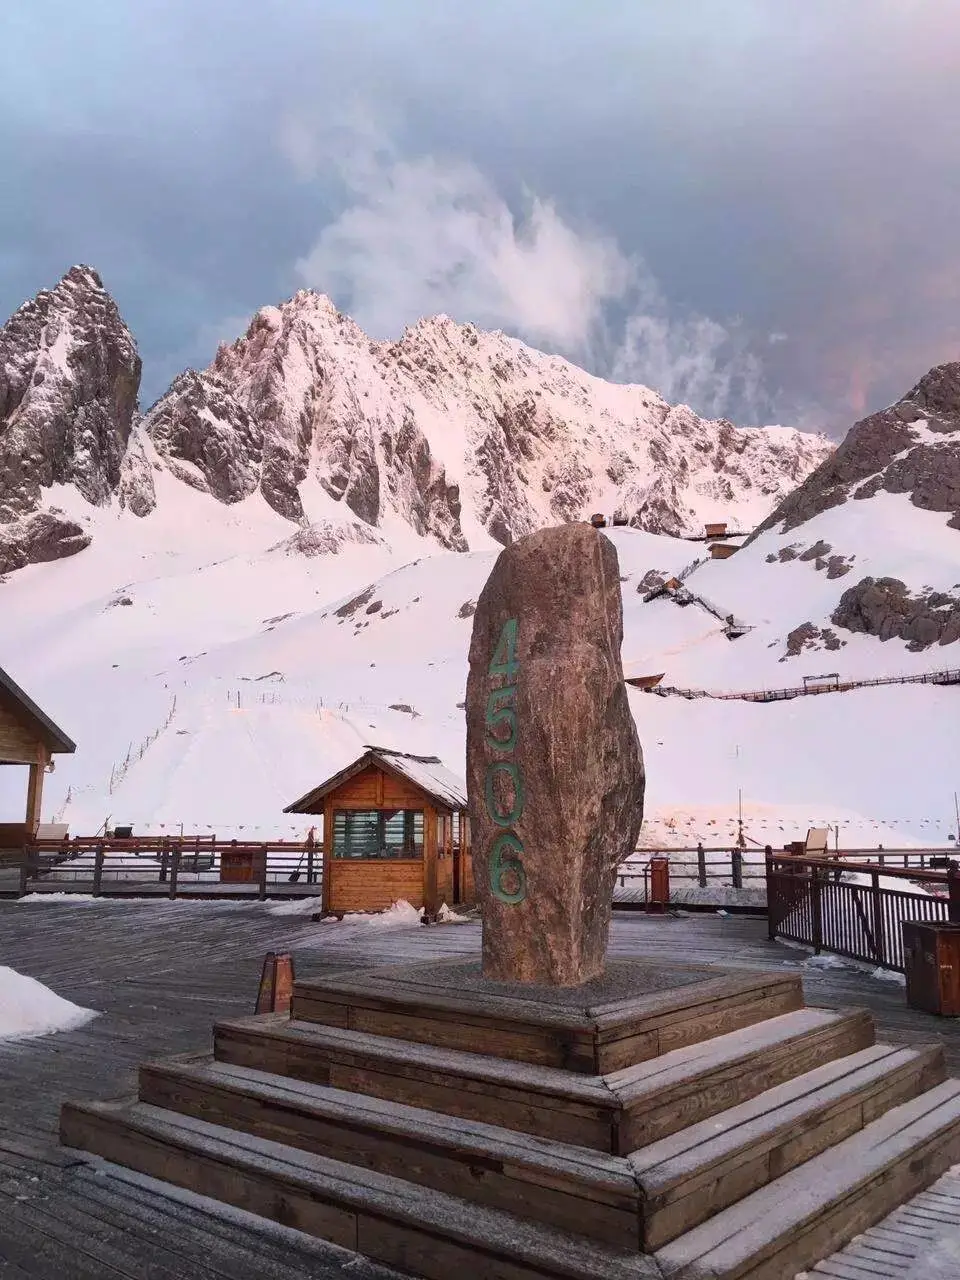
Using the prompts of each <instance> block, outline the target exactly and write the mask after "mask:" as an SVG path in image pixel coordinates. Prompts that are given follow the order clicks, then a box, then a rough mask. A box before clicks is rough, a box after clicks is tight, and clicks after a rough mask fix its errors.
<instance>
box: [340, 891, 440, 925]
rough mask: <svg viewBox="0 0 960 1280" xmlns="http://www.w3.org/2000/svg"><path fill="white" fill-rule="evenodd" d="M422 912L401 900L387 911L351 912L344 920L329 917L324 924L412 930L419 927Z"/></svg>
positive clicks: (403, 899)
mask: <svg viewBox="0 0 960 1280" xmlns="http://www.w3.org/2000/svg"><path fill="white" fill-rule="evenodd" d="M421 914H422V913H421V911H420V909H419V908H418V907H414V906H412V905H411V904H410V903H409V902H407V900H406V899H405V898H400V899H398V901H396V902H395V903H394V904H393V905H392V906H391V907H388V908H387V910H386V911H351V912H350V914H349V915H345V916H344V917H343V919H342V920H338V919H337V917H336V916H327V917H326V919H325V920H324V921H323V923H324V924H340V925H351V926H365V927H366V928H368V929H410V928H413V927H414V926H417V927H419V925H420V923H421V921H420V916H421Z"/></svg>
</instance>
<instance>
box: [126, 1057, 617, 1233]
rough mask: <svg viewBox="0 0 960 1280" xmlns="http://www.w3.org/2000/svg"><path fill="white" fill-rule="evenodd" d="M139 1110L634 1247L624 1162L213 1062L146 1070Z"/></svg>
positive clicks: (142, 1075) (152, 1066)
mask: <svg viewBox="0 0 960 1280" xmlns="http://www.w3.org/2000/svg"><path fill="white" fill-rule="evenodd" d="M140 1100H141V1101H142V1102H147V1103H150V1104H151V1105H153V1106H157V1107H163V1108H165V1109H167V1110H171V1111H175V1112H177V1113H178V1114H180V1115H189V1116H193V1117H195V1118H196V1119H201V1120H207V1121H209V1122H211V1123H213V1124H218V1125H222V1126H224V1127H226V1128H232V1129H239V1130H241V1131H243V1132H245V1133H251V1134H254V1135H256V1136H258V1137H263V1138H269V1139H271V1140H273V1141H277V1142H283V1143H287V1144H289V1145H291V1146H294V1147H297V1148H299V1149H301V1150H304V1151H312V1152H314V1153H316V1154H318V1155H325V1156H328V1157H330V1158H332V1159H335V1160H340V1161H343V1162H344V1163H348V1164H358V1165H362V1166H363V1167H365V1168H370V1169H377V1170H379V1171H380V1172H381V1173H389V1174H392V1175H393V1176H395V1177H403V1178H406V1179H408V1180H410V1181H413V1182H417V1183H419V1184H420V1185H423V1186H431V1187H435V1188H436V1189H437V1190H440V1191H446V1192H448V1193H449V1194H452V1195H460V1196H464V1197H465V1198H466V1199H469V1200H471V1201H473V1202H476V1203H478V1204H485V1205H488V1206H490V1207H494V1208H500V1209H505V1210H507V1211H508V1212H512V1213H516V1214H520V1215H521V1216H522V1217H529V1218H533V1219H535V1220H536V1221H538V1222H546V1223H550V1224H552V1225H554V1226H557V1227H563V1228H566V1227H569V1225H570V1223H572V1222H575V1223H576V1224H577V1231H578V1233H580V1234H582V1235H588V1236H591V1237H594V1238H596V1239H599V1240H604V1241H606V1242H608V1243H611V1244H617V1245H620V1246H621V1247H624V1248H635V1247H636V1244H637V1238H638V1214H639V1204H638V1196H639V1193H638V1188H637V1184H636V1181H635V1180H634V1178H633V1176H632V1174H631V1172H630V1168H629V1166H628V1165H627V1163H626V1162H625V1161H623V1160H619V1159H616V1158H614V1157H612V1156H605V1155H600V1154H599V1153H592V1152H589V1151H586V1150H583V1149H580V1148H576V1147H568V1146H564V1145H561V1144H558V1143H554V1142H549V1141H546V1140H543V1139H537V1138H535V1137H533V1136H531V1135H529V1134H524V1135H520V1134H515V1133H513V1132H511V1131H510V1130H506V1129H502V1128H499V1127H495V1126H491V1125H482V1124H476V1123H472V1124H471V1123H468V1122H466V1121H464V1120H463V1119H461V1118H456V1119H452V1118H449V1117H446V1116H443V1115H439V1116H438V1115H435V1114H433V1113H431V1112H428V1111H424V1110H422V1109H419V1108H414V1107H407V1106H400V1105H398V1104H395V1103H389V1102H384V1101H382V1100H379V1099H371V1098H367V1097H365V1096H363V1095H346V1094H343V1093H340V1092H339V1091H335V1090H330V1089H325V1088H323V1087H322V1086H317V1085H309V1084H305V1083H302V1082H296V1081H291V1082H285V1081H283V1080H282V1079H277V1078H276V1077H273V1076H269V1075H265V1074H264V1073H262V1072H259V1071H246V1070H243V1069H237V1068H230V1067H224V1066H222V1065H215V1064H210V1063H208V1062H201V1061H197V1062H193V1063H189V1062H179V1063H155V1064H148V1065H145V1066H144V1067H142V1068H141V1070H140Z"/></svg>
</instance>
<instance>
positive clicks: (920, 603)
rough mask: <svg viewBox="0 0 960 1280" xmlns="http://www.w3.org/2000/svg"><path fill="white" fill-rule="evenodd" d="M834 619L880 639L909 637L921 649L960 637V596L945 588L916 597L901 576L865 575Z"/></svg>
mask: <svg viewBox="0 0 960 1280" xmlns="http://www.w3.org/2000/svg"><path fill="white" fill-rule="evenodd" d="M958 585H960V584H958ZM830 620H831V622H833V623H834V625H835V626H838V627H844V628H845V629H846V630H847V631H853V632H860V633H862V634H866V635H871V636H877V637H878V639H880V640H892V639H894V638H899V639H901V640H906V641H908V644H907V648H908V649H910V650H912V651H913V652H917V651H919V650H921V649H927V648H929V647H930V646H931V645H934V644H940V645H945V644H953V643H954V642H955V641H957V640H960V597H958V596H951V595H948V594H947V593H946V592H943V591H932V592H928V593H927V594H926V595H925V596H914V595H911V593H910V592H909V590H908V589H907V587H906V585H905V584H904V583H903V582H901V581H900V580H899V579H897V578H861V580H860V581H859V582H858V583H857V584H856V585H855V586H853V587H850V588H849V590H847V591H845V592H844V593H843V595H842V596H841V597H840V603H839V604H838V605H837V607H836V609H834V611H833V614H832V615H831V619H830Z"/></svg>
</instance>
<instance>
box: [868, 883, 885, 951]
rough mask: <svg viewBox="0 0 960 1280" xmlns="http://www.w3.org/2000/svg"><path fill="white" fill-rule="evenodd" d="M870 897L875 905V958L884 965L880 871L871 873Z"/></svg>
mask: <svg viewBox="0 0 960 1280" xmlns="http://www.w3.org/2000/svg"><path fill="white" fill-rule="evenodd" d="M870 897H871V905H872V907H873V958H874V959H875V960H876V962H877V964H880V965H882V964H883V963H884V961H885V960H886V958H887V956H886V952H887V948H886V939H885V938H884V933H883V902H882V900H881V898H880V873H879V872H878V871H873V872H871V873H870Z"/></svg>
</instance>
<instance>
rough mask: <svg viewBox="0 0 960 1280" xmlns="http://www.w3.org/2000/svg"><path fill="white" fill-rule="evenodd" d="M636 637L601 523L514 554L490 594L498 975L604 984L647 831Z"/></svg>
mask: <svg viewBox="0 0 960 1280" xmlns="http://www.w3.org/2000/svg"><path fill="white" fill-rule="evenodd" d="M622 635H623V617H622V606H621V595H620V572H619V564H618V560H617V553H616V550H615V549H614V546H613V544H612V543H611V542H610V541H609V540H608V539H607V538H605V537H604V536H603V535H602V534H600V533H598V532H597V531H596V530H595V529H593V528H591V527H590V526H589V525H586V524H570V525H566V526H563V527H561V528H553V529H546V530H543V531H542V532H539V533H534V534H531V535H529V536H528V537H525V538H522V539H521V540H520V541H518V542H515V543H513V544H512V545H511V546H510V547H508V548H507V549H506V550H504V551H503V552H501V554H500V556H499V558H498V559H497V562H496V564H495V566H494V568H493V572H492V573H491V575H490V577H489V579H488V581H487V583H486V585H485V587H484V589H483V591H482V592H481V595H480V599H479V601H478V603H477V612H476V615H475V617H474V626H473V638H472V641H471V645H470V674H469V677H468V681H467V697H466V703H467V714H466V719H467V789H468V795H469V801H470V816H471V830H472V837H473V861H474V877H475V881H476V886H477V893H478V896H479V898H480V902H481V906H482V911H483V972H484V976H485V977H488V978H493V979H495V980H498V981H503V982H531V983H541V984H546V985H552V986H577V985H579V984H581V983H584V982H587V981H589V980H590V979H591V978H595V977H598V976H599V975H600V974H601V973H602V972H603V968H604V960H605V954H606V945H607V935H608V931H609V925H610V913H611V902H612V893H613V884H614V880H615V876H616V868H617V866H618V865H619V863H620V862H621V861H622V860H623V858H624V857H625V856H626V855H627V854H628V853H629V852H630V851H631V850H632V849H633V848H634V846H635V843H636V838H637V835H638V833H639V830H640V824H641V821H642V818H643V795H644V772H643V757H642V754H641V751H640V744H639V742H638V740H637V731H636V726H635V725H634V721H633V717H632V715H631V712H630V706H629V702H628V699H627V692H626V687H625V685H624V683H623V671H622V667H621V662H620V644H621V640H622Z"/></svg>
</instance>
